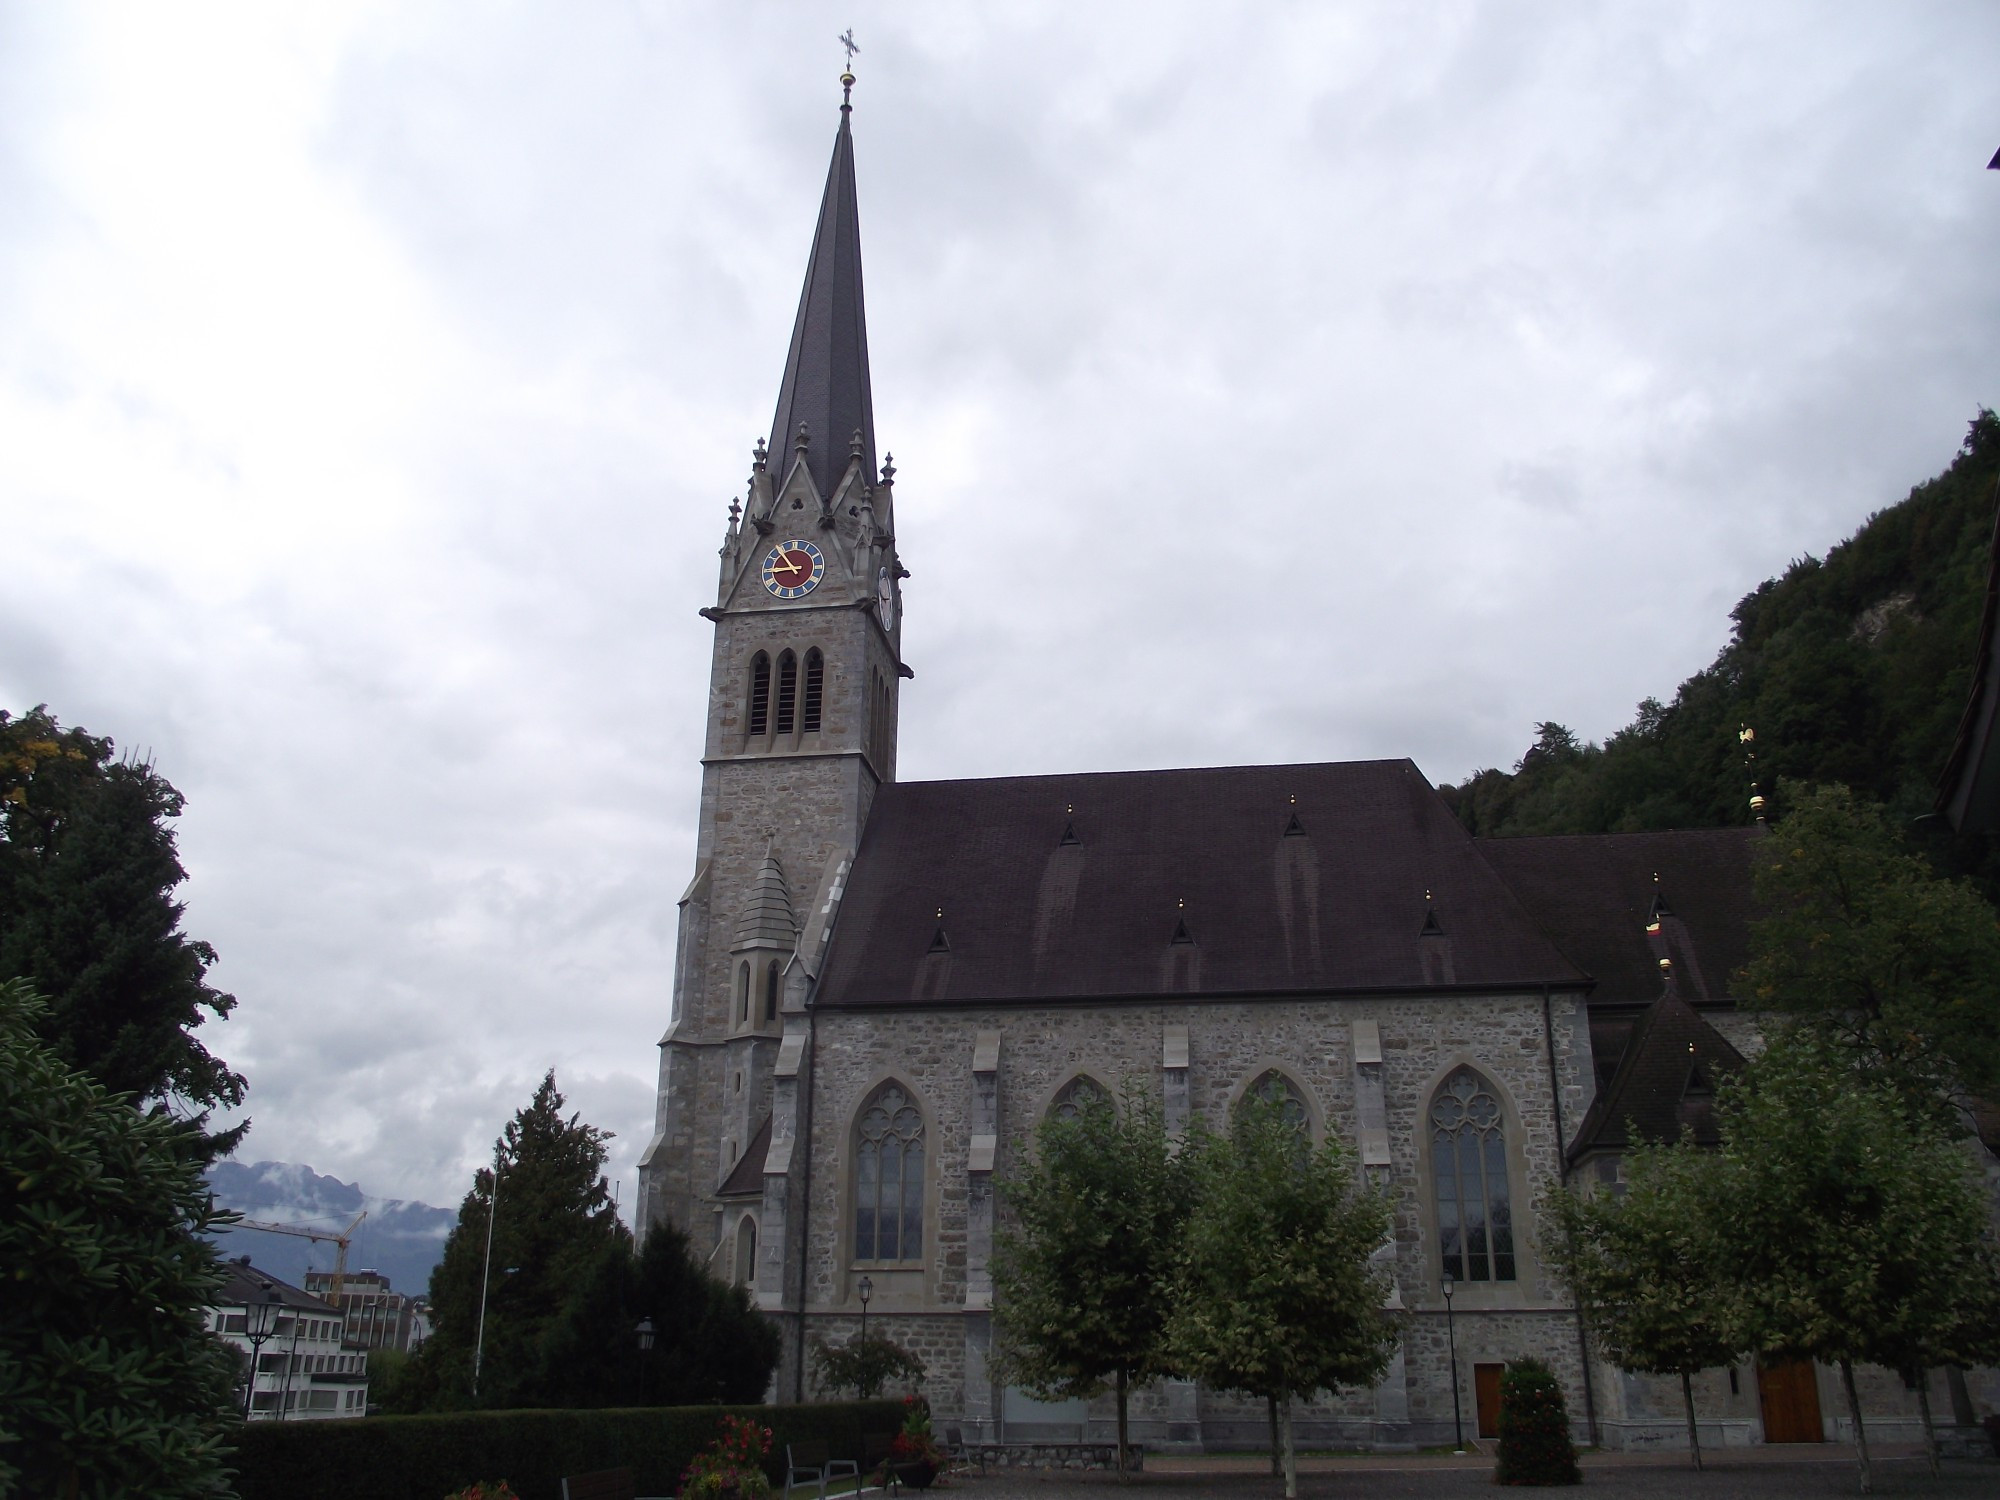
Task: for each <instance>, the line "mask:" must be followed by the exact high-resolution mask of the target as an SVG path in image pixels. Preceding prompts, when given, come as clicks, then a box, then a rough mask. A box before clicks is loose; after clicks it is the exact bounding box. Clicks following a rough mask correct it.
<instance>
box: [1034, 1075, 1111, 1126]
mask: <svg viewBox="0 0 2000 1500" xmlns="http://www.w3.org/2000/svg"><path fill="white" fill-rule="evenodd" d="M1110 1102H1111V1095H1110V1094H1109V1093H1108V1092H1106V1091H1105V1087H1104V1085H1103V1084H1101V1083H1099V1082H1098V1081H1097V1080H1096V1079H1095V1078H1092V1077H1091V1076H1090V1075H1089V1074H1088V1073H1079V1074H1077V1075H1076V1077H1074V1078H1072V1079H1071V1080H1070V1081H1069V1082H1068V1083H1066V1084H1064V1085H1063V1086H1062V1087H1061V1088H1060V1089H1058V1090H1057V1091H1056V1096H1055V1098H1054V1099H1052V1100H1051V1101H1049V1115H1050V1117H1051V1118H1052V1119H1057V1120H1074V1119H1075V1118H1076V1117H1077V1116H1078V1115H1080V1114H1082V1113H1083V1112H1084V1111H1085V1110H1087V1109H1092V1108H1095V1107H1096V1106H1097V1105H1100V1104H1109V1103H1110Z"/></svg>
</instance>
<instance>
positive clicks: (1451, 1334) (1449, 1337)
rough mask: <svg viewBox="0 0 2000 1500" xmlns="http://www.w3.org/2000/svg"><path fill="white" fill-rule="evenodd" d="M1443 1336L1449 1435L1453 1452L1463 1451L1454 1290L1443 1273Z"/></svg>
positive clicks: (1463, 1433)
mask: <svg viewBox="0 0 2000 1500" xmlns="http://www.w3.org/2000/svg"><path fill="white" fill-rule="evenodd" d="M1443 1286H1444V1336H1445V1340H1446V1342H1447V1343H1448V1344H1449V1345H1450V1347H1451V1434H1452V1441H1453V1443H1454V1444H1455V1445H1456V1446H1455V1447H1454V1449H1453V1451H1454V1452H1457V1453H1463V1452H1464V1451H1465V1419H1464V1418H1463V1417H1462V1416H1460V1415H1459V1407H1458V1332H1457V1330H1456V1329H1455V1328H1453V1326H1452V1321H1451V1294H1452V1292H1453V1291H1455V1290H1456V1285H1455V1283H1454V1281H1453V1278H1452V1274H1451V1272H1450V1271H1449V1270H1447V1271H1446V1272H1445V1273H1444V1281H1443Z"/></svg>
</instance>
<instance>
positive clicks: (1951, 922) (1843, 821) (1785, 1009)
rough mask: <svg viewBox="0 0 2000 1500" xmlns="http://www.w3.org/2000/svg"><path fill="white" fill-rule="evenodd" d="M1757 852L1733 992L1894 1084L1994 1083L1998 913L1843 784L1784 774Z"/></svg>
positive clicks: (1985, 1086) (1928, 1094) (1948, 1086)
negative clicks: (1807, 784) (1794, 781)
mask: <svg viewBox="0 0 2000 1500" xmlns="http://www.w3.org/2000/svg"><path fill="white" fill-rule="evenodd" d="M1787 793H1788V795H1787V798H1786V800H1787V802H1788V803H1789V805H1790V807H1791V811H1790V812H1789V813H1788V814H1787V815H1786V817H1785V819H1784V821H1783V822H1782V823H1781V824H1779V825H1778V827H1777V829H1776V830H1775V832H1774V833H1773V834H1772V836H1771V837H1770V838H1769V839H1767V840H1765V841H1764V847H1763V848H1762V849H1761V850H1760V851H1759V856H1758V868H1757V886H1756V888H1757V897H1758V901H1759V903H1760V904H1761V905H1762V907H1763V908H1764V910H1766V911H1767V912H1769V913H1770V915H1768V916H1766V917H1764V918H1763V919H1762V920H1760V921H1759V922H1757V923H1756V924H1755V926H1754V928H1753V941H1754V944H1755V953H1756V956H1755V958H1754V959H1753V960H1752V962H1751V964H1750V966H1749V968H1748V969H1747V970H1746V971H1745V974H1744V977H1745V981H1746V984H1745V993H1746V994H1747V995H1748V997H1749V998H1750V999H1751V1001H1752V1002H1753V1003H1754V1004H1756V1005H1758V1006H1760V1007H1763V1008H1766V1009H1770V1010H1774V1011H1778V1012H1780V1013H1782V1014H1785V1015H1788V1016H1792V1017H1796V1018H1797V1019H1798V1020H1799V1021H1800V1022H1801V1023H1802V1024H1804V1025H1806V1026H1808V1027H1810V1028H1811V1029H1812V1030H1814V1031H1815V1032H1818V1033H1820V1034H1821V1035H1823V1036H1825V1037H1827V1038H1829V1039H1830V1040H1832V1041H1834V1042H1837V1043H1838V1044H1840V1045H1841V1046H1843V1047H1845V1048H1847V1049H1849V1050H1850V1051H1851V1052H1852V1053H1853V1054H1854V1056H1855V1058H1856V1060H1857V1061H1858V1062H1859V1063H1860V1064H1862V1065H1863V1066H1865V1067H1867V1068H1868V1069H1870V1070H1871V1071H1878V1070H1879V1071H1880V1072H1881V1073H1883V1074H1884V1075H1885V1076H1887V1077H1890V1078H1892V1079H1894V1080H1895V1081H1896V1082H1897V1083H1898V1084H1899V1086H1900V1087H1901V1088H1902V1090H1903V1092H1904V1094H1905V1096H1906V1097H1907V1098H1909V1099H1910V1100H1912V1101H1913V1102H1916V1101H1921V1102H1922V1103H1924V1104H1925V1105H1926V1106H1927V1107H1933V1108H1938V1109H1943V1108H1945V1105H1944V1101H1945V1099H1946V1098H1947V1096H1948V1095H1949V1094H1950V1093H1952V1092H1955V1091H1957V1090H1960V1089H1964V1090H1970V1091H1971V1092H1973V1093H1975V1094H1979V1095H1982V1096H1984V1097H1987V1098H1992V1097H1995V1096H1996V1095H2000V918H1996V917H1995V914H1994V911H1993V908H1992V907H1991V906H1990V905H1988V904H1987V902H1986V901H1985V899H1984V898H1982V897H1981V896H1980V895H1979V894H1978V892H1976V891H1974V890H1973V889H1972V887H1971V886H1969V885H1967V884H1966V883H1964V882H1963V881H1956V880H1945V879H1941V878H1940V877H1938V876H1937V875H1935V874H1933V873H1932V871H1931V868H1930V866H1929V864H1928V863H1926V862H1925V860H1924V859H1923V858H1922V857H1921V856H1920V855H1916V854H1912V853H1910V852H1908V850H1907V848H1906V847H1905V845H1904V844H1903V842H1902V840H1901V838H1900V837H1899V836H1898V834H1897V832H1896V830H1895V829H1894V828H1892V827H1891V826H1890V824H1889V821H1888V819H1887V818H1886V817H1884V815H1883V813H1882V810H1881V809H1880V808H1878V807H1875V806H1873V805H1871V804H1869V803H1866V802H1863V801H1861V800H1860V799H1859V798H1857V797H1855V796H1854V794H1853V793H1852V792H1850V791H1848V789H1847V788H1846V787H1843V786H1826V787H1819V788H1815V789H1807V788H1793V787H1790V786H1788V787H1787Z"/></svg>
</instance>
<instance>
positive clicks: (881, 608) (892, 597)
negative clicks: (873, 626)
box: [875, 568, 896, 630]
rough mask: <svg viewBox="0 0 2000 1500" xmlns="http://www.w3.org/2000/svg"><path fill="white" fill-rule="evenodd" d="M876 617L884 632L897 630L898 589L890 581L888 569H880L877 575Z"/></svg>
mask: <svg viewBox="0 0 2000 1500" xmlns="http://www.w3.org/2000/svg"><path fill="white" fill-rule="evenodd" d="M875 615H876V618H877V619H879V620H880V621H881V622H882V628H883V629H884V630H894V629H895V628H896V588H895V585H894V584H892V583H891V582H890V581H889V570H888V569H887V568H881V569H878V570H877V571H876V574H875Z"/></svg>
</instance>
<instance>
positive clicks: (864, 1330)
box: [854, 1276, 875, 1344]
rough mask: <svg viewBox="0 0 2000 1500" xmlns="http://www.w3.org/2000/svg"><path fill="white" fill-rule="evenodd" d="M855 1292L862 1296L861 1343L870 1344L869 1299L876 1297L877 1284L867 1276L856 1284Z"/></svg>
mask: <svg viewBox="0 0 2000 1500" xmlns="http://www.w3.org/2000/svg"><path fill="white" fill-rule="evenodd" d="M854 1290H855V1291H857V1292H859V1293H860V1294H861V1342H862V1343H864V1344H865V1343H867V1342H868V1299H869V1298H870V1297H872V1296H874V1295H875V1283H874V1282H872V1281H870V1280H869V1279H868V1278H867V1277H866V1276H864V1277H862V1278H861V1280H860V1281H858V1282H857V1283H855V1287H854Z"/></svg>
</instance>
